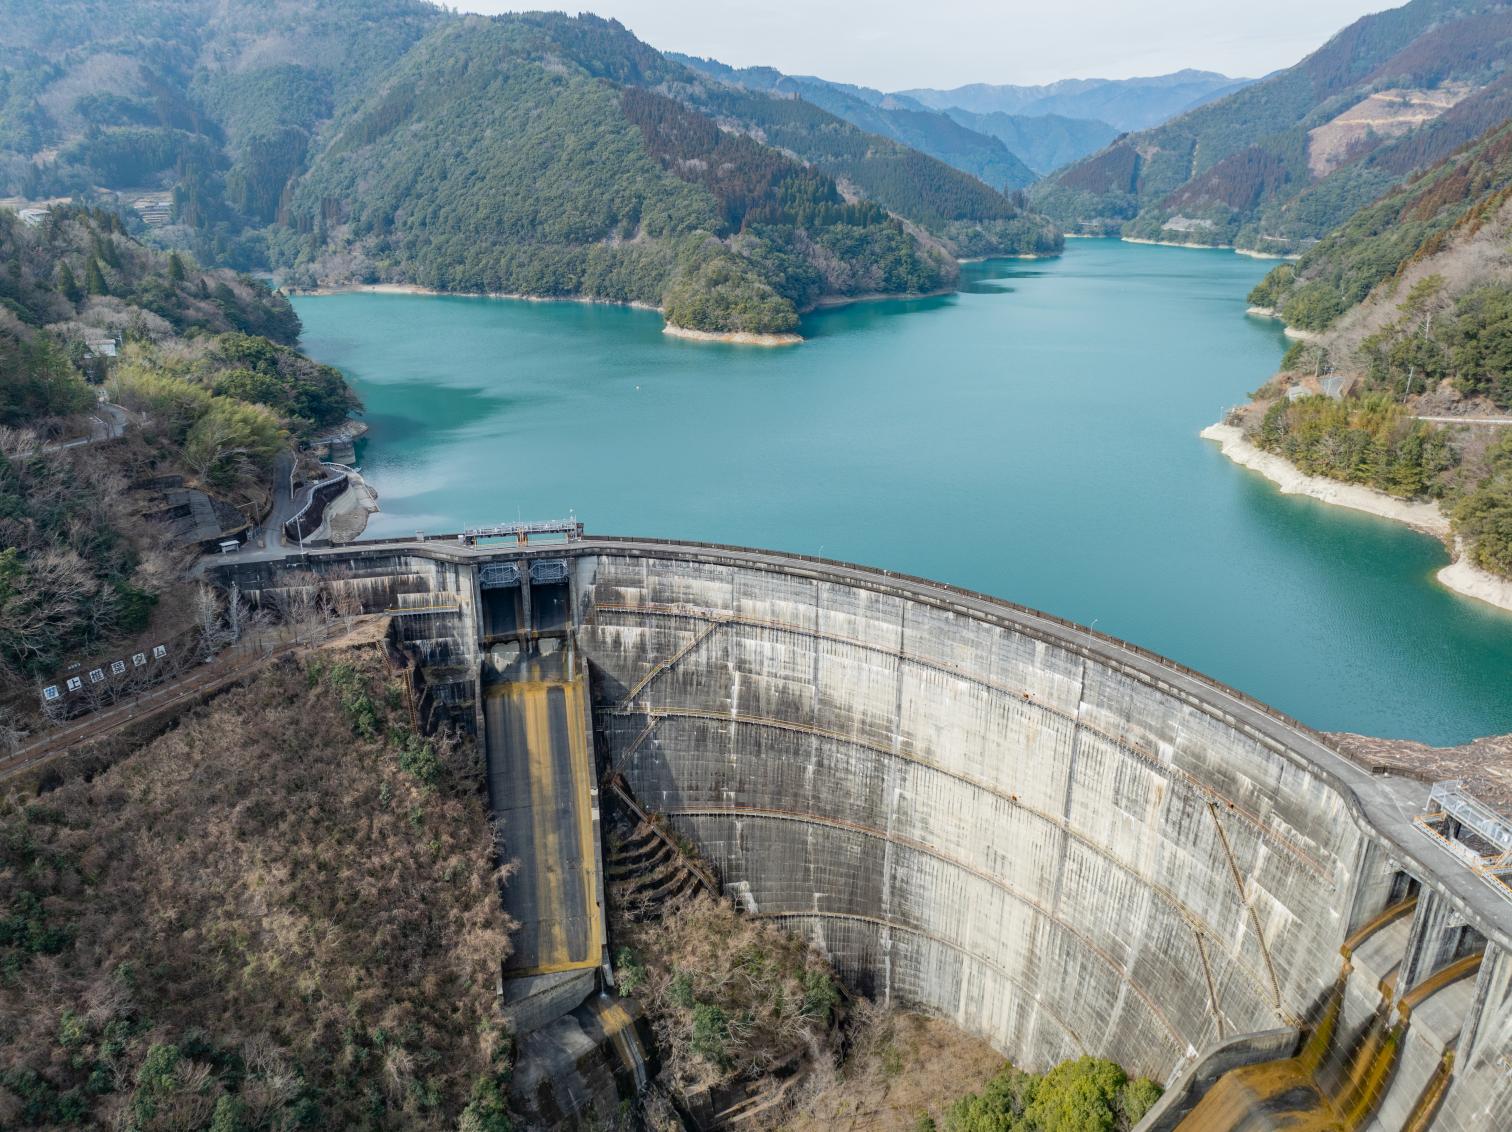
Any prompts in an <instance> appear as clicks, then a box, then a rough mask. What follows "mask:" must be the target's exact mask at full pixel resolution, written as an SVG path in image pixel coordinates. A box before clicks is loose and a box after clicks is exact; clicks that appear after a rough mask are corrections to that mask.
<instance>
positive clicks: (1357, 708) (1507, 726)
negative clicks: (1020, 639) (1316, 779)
mask: <svg viewBox="0 0 1512 1132" xmlns="http://www.w3.org/2000/svg"><path fill="white" fill-rule="evenodd" d="M1266 266H1267V265H1265V264H1262V263H1256V262H1255V261H1253V260H1249V259H1245V258H1243V257H1240V256H1236V255H1233V254H1232V253H1229V252H1222V251H1194V250H1186V249H1176V248H1159V247H1148V246H1142V245H1132V244H1122V243H1118V242H1114V241H1100V240H1099V241H1073V242H1072V245H1071V247H1070V249H1069V250H1068V252H1067V254H1066V255H1065V256H1064V257H1062V258H1060V259H1058V260H1053V261H1045V262H1041V263H1004V262H998V263H992V264H982V265H977V266H974V267H972V268H970V269H969V276H968V287H967V290H966V291H965V292H964V293H962V294H959V295H954V296H950V297H946V298H937V299H927V300H920V301H916V302H893V303H868V304H859V305H854V306H850V307H845V308H840V309H837V310H831V311H825V312H821V313H818V314H815V315H813V316H811V317H810V318H808V319H807V320H806V321H805V323H804V326H803V333H804V334H805V335H806V336H807V337H808V339H809V340H808V341H807V342H806V343H804V344H803V345H801V346H798V347H793V348H787V349H772V350H764V349H760V348H753V347H738V346H724V345H709V344H703V343H689V342H681V341H678V340H675V339H670V338H667V337H666V336H664V335H662V334H661V333H660V328H661V319H660V317H659V316H658V315H656V314H653V313H650V312H645V311H635V310H627V309H622V308H617V307H608V306H592V305H587V304H578V303H522V302H500V301H493V300H487V299H468V298H430V297H418V296H402V295H361V294H349V295H331V296H321V297H307V298H301V299H299V300H297V303H296V306H297V307H298V310H299V314H300V317H301V318H303V319H304V323H305V336H304V343H305V346H306V348H307V349H308V350H309V352H310V353H311V354H312V355H314V356H315V357H317V358H320V359H321V360H323V361H327V362H331V363H333V364H335V365H338V366H340V367H342V369H344V370H345V371H346V372H347V373H348V374H349V375H350V376H351V378H352V380H353V381H354V382H355V384H356V386H357V389H358V391H359V392H360V393H361V395H362V397H363V400H364V401H365V402H366V404H367V406H368V420H369V422H370V424H371V426H372V431H371V434H370V438H369V440H367V441H366V442H365V443H364V444H363V446H362V448H361V450H360V452H359V459H360V461H361V463H362V464H363V467H364V471H365V472H366V473H367V475H368V477H369V479H370V480H371V482H372V483H373V484H374V486H375V487H376V488H377V490H378V492H379V495H380V497H381V499H380V502H381V505H382V507H383V512H382V513H381V514H379V515H377V516H375V517H374V522H373V523H372V525H371V526H370V527H369V533H370V534H372V535H392V534H400V533H406V532H412V531H415V530H417V529H418V530H427V531H453V530H458V529H460V528H462V527H464V526H474V525H481V524H485V523H491V522H502V521H506V520H512V519H515V518H516V517H526V518H545V517H555V516H558V515H565V514H566V513H567V511H568V510H569V509H575V510H576V512H577V514H578V516H579V517H581V518H582V519H583V520H584V521H585V522H586V523H587V525H588V528H589V530H590V531H599V532H602V533H606V534H640V535H652V536H661V537H671V538H687V539H699V540H708V541H715V542H731V543H740V544H745V545H750V546H761V547H771V548H776V549H781V550H789V551H798V552H803V553H811V554H824V555H826V556H829V557H832V558H840V559H846V560H849V561H855V562H862V563H867V564H871V565H878V566H884V567H887V568H890V569H895V570H901V571H906V572H909V573H914V574H921V575H924V576H926V577H931V578H938V579H941V580H943V581H948V582H954V583H956V584H958V585H963V586H969V587H971V588H973V589H978V590H984V591H986V592H988V593H992V594H997V595H1000V596H1002V597H1006V598H1011V599H1012V600H1015V601H1020V602H1023V603H1025V604H1027V605H1031V606H1035V607H1037V608H1040V609H1045V610H1048V611H1050V612H1053V613H1058V614H1060V615H1062V616H1065V617H1070V618H1074V619H1075V620H1078V621H1081V622H1083V623H1087V624H1091V623H1094V622H1095V625H1096V627H1097V628H1098V629H1100V630H1103V631H1105V632H1109V633H1113V634H1115V635H1117V636H1120V637H1124V638H1127V639H1129V640H1132V641H1135V642H1137V643H1139V644H1142V645H1145V646H1146V647H1148V648H1151V649H1155V650H1157V651H1158V652H1161V653H1164V654H1166V655H1167V656H1170V657H1173V658H1175V659H1177V660H1180V661H1182V662H1184V663H1186V664H1189V665H1192V666H1193V667H1195V668H1198V669H1200V670H1202V671H1205V672H1208V673H1211V674H1212V675H1214V676H1216V677H1218V678H1220V679H1222V680H1226V681H1228V682H1229V683H1232V684H1234V685H1236V686H1238V687H1240V688H1243V689H1244V690H1245V691H1247V692H1250V693H1252V694H1253V695H1256V696H1258V697H1260V698H1261V699H1264V700H1267V701H1269V702H1271V703H1273V704H1275V705H1276V706H1277V707H1279V708H1281V709H1283V710H1285V711H1288V712H1291V713H1292V714H1294V715H1296V716H1298V717H1299V718H1301V719H1303V720H1305V721H1306V722H1308V723H1311V724H1313V725H1314V726H1317V727H1321V728H1326V729H1339V730H1351V731H1361V732H1366V733H1371V734H1378V735H1388V736H1400V737H1409V738H1416V739H1422V740H1426V741H1430V742H1436V743H1447V742H1458V741H1463V740H1465V739H1468V738H1471V737H1473V736H1476V735H1482V734H1489V733H1494V732H1506V731H1512V616H1507V615H1505V614H1501V613H1498V612H1497V611H1495V610H1492V609H1490V608H1489V607H1486V606H1483V605H1481V604H1479V603H1477V602H1473V601H1469V600H1466V599H1463V598H1459V597H1456V596H1455V595H1453V594H1451V593H1449V592H1448V591H1446V590H1444V589H1442V588H1441V587H1439V586H1438V585H1437V584H1436V583H1435V582H1434V581H1433V572H1434V571H1435V570H1436V569H1437V568H1438V567H1440V566H1442V565H1443V564H1444V563H1445V562H1446V561H1447V558H1446V556H1445V554H1444V551H1443V549H1442V548H1441V547H1440V546H1439V545H1438V544H1437V543H1436V542H1434V541H1433V540H1432V539H1429V538H1426V537H1423V536H1420V535H1417V534H1414V533H1412V532H1411V531H1408V530H1407V529H1405V528H1403V527H1400V526H1398V525H1396V524H1393V523H1389V522H1386V521H1384V520H1378V519H1373V518H1371V517H1369V516H1366V515H1360V514H1356V513H1354V512H1349V511H1344V510H1341V509H1339V508H1335V507H1329V506H1327V505H1325V504H1321V503H1317V502H1313V501H1311V500H1305V499H1297V498H1294V497H1288V496H1283V495H1281V494H1280V493H1279V492H1277V491H1276V490H1275V489H1274V488H1273V487H1272V486H1271V485H1270V484H1269V483H1268V482H1267V481H1265V480H1263V479H1262V478H1261V477H1259V476H1258V475H1256V474H1255V473H1253V472H1249V471H1246V470H1244V469H1241V468H1238V467H1235V466H1234V465H1232V464H1230V463H1229V462H1228V461H1227V460H1226V459H1224V458H1223V456H1222V455H1221V454H1220V453H1219V452H1218V450H1217V447H1216V446H1215V445H1212V444H1210V443H1208V442H1206V441H1202V440H1199V439H1198V437H1197V433H1198V431H1199V430H1200V429H1201V428H1202V427H1203V426H1205V425H1207V424H1210V423H1211V422H1212V421H1214V420H1216V419H1217V418H1218V416H1219V414H1220V413H1221V412H1222V410H1223V409H1224V407H1225V406H1227V405H1231V404H1233V403H1235V402H1238V401H1240V400H1243V399H1244V396H1245V394H1246V392H1247V391H1249V390H1251V389H1253V388H1255V387H1256V386H1258V385H1259V384H1261V382H1263V381H1264V380H1265V378H1266V377H1267V376H1268V375H1269V374H1270V373H1271V372H1272V371H1273V370H1274V369H1275V366H1276V362H1277V360H1278V359H1279V357H1280V355H1281V351H1282V349H1283V339H1282V337H1281V335H1280V333H1279V331H1278V330H1277V328H1276V326H1275V324H1273V323H1269V322H1264V321H1259V320H1255V319H1251V318H1246V317H1245V315H1244V313H1243V312H1244V296H1245V293H1246V292H1247V291H1248V289H1249V288H1250V286H1251V285H1253V283H1254V282H1255V281H1256V280H1257V279H1258V278H1259V277H1260V276H1261V275H1262V274H1264V272H1265V270H1266Z"/></svg>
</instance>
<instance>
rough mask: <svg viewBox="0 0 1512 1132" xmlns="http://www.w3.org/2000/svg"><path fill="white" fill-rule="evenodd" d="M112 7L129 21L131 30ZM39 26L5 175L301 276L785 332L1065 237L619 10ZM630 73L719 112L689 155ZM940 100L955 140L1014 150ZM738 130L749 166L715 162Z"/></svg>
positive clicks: (0, 87)
mask: <svg viewBox="0 0 1512 1132" xmlns="http://www.w3.org/2000/svg"><path fill="white" fill-rule="evenodd" d="M102 22H103V23H104V24H106V25H107V26H110V27H112V28H118V29H119V34H117V35H113V36H112V37H108V38H109V43H108V44H107V43H106V42H105V39H106V38H107V37H102V36H100V35H99V28H100V26H101V23H102ZM15 43H16V46H15V47H14V48H12V49H9V50H8V51H7V52H5V53H4V54H0V107H5V108H8V109H6V110H4V111H0V191H9V192H12V193H14V194H17V195H19V196H21V197H23V198H27V199H32V200H35V199H39V198H46V197H51V196H58V195H69V194H84V195H88V196H93V197H97V198H99V199H101V200H105V199H107V197H108V198H109V199H111V200H113V201H115V202H117V203H118V204H121V205H125V204H129V203H130V202H132V201H134V200H152V199H161V198H162V197H163V196H164V195H165V194H171V217H170V222H169V223H168V224H167V225H166V226H164V227H160V228H157V229H155V230H154V231H153V233H152V236H153V239H154V240H155V241H158V242H161V243H163V244H165V245H168V246H172V247H177V248H180V249H183V250H188V251H193V252H195V253H196V254H197V256H198V258H200V259H202V260H205V261H207V262H227V263H231V264H235V265H237V266H241V267H246V268H252V267H276V268H279V269H281V270H283V271H285V272H288V273H290V276H291V278H293V279H294V280H296V281H297V282H299V283H300V284H302V285H308V284H313V283H323V284H341V283H350V282H374V281H380V280H396V281H405V282H417V283H423V284H426V285H430V286H435V287H442V288H446V289H452V290H462V291H484V290H486V291H504V292H509V293H524V294H532V295H560V296H582V297H591V298H601V299H610V300H615V301H627V302H640V303H646V304H649V305H655V306H663V307H666V308H667V310H668V313H669V316H670V317H671V318H672V320H673V321H674V322H678V323H680V324H682V325H687V326H691V327H693V328H696V329H700V330H712V331H736V332H746V331H755V332H773V331H785V330H788V329H791V327H792V325H793V323H794V322H795V321H796V317H797V312H798V311H799V310H801V309H804V308H805V307H806V306H807V305H809V304H810V303H811V302H812V301H813V297H814V296H816V295H832V296H847V295H858V294H864V293H871V292H878V293H883V294H895V293H910V292H915V291H934V290H940V289H944V288H948V287H950V286H952V285H953V284H954V281H955V278H956V268H955V265H954V262H953V260H954V258H955V257H956V256H979V255H999V254H1032V253H1045V252H1054V251H1056V250H1058V249H1059V247H1060V236H1059V233H1058V232H1057V231H1056V230H1055V229H1054V228H1053V226H1051V225H1050V224H1049V223H1048V222H1046V221H1045V220H1043V218H1040V217H1038V216H1032V215H1030V214H1028V213H1026V212H1025V210H1024V207H1023V202H1022V201H1019V200H1013V199H1009V198H1008V197H1005V196H1004V195H1003V194H1002V193H1001V192H999V191H997V189H995V188H992V187H989V186H988V185H986V184H984V183H982V182H981V181H979V180H977V179H975V178H974V177H972V176H970V175H968V174H966V173H963V172H961V171H960V170H958V169H955V168H952V167H951V166H950V165H948V164H946V163H945V162H942V161H939V160H936V159H935V158H933V157H930V156H926V155H925V154H924V153H920V152H918V151H917V150H914V149H911V148H909V147H908V146H907V145H905V144H901V143H900V142H899V141H897V140H894V139H893V138H891V137H879V136H876V135H873V134H869V133H865V132H863V131H862V130H860V129H857V128H856V127H855V126H854V125H852V124H850V123H849V122H846V121H844V120H842V119H841V118H838V117H835V116H834V115H832V114H830V113H828V112H827V111H825V110H823V109H821V108H819V107H818V106H816V105H813V104H812V103H808V102H801V101H798V100H793V99H788V98H777V97H772V96H770V95H768V94H765V93H757V92H752V91H745V90H740V89H737V88H733V87H728V86H725V85H723V84H721V83H717V82H715V81H714V80H712V79H709V78H708V77H707V76H704V75H701V74H699V73H698V72H695V71H693V70H690V69H689V68H687V67H685V66H683V65H682V64H680V63H677V62H675V61H673V60H671V59H668V58H667V57H665V56H663V55H661V54H660V53H658V52H656V51H655V50H653V49H652V48H650V47H648V46H647V45H645V44H643V43H641V42H640V41H639V40H637V39H635V37H634V36H632V35H630V34H629V33H628V32H627V31H625V29H624V28H623V27H621V26H620V25H619V24H617V23H614V22H613V21H606V20H601V19H598V18H597V17H593V16H582V17H579V18H575V19H570V18H568V17H566V16H563V15H559V14H542V13H526V14H520V15H511V16H504V17H499V18H496V19H485V18H483V17H476V16H459V15H457V14H455V13H451V12H448V11H446V10H444V9H442V8H438V7H432V6H430V5H427V4H423V3H419V2H415V0H383V3H381V4H378V5H369V4H360V3H357V0H315V2H314V3H304V4H302V3H294V2H293V0H281V2H278V3H275V4H272V5H268V6H265V7H263V8H257V7H254V6H252V5H245V4H232V5H221V4H214V3H211V2H210V0H127V2H126V3H125V4H124V5H119V6H114V7H111V8H110V10H109V12H108V13H107V11H106V8H105V6H103V5H102V4H100V3H98V2H97V0H62V2H61V3H59V4H57V5H50V6H48V7H47V10H46V11H45V12H29V13H27V14H26V16H25V18H24V20H23V21H22V26H21V28H20V30H19V32H18V34H17V36H16V37H15ZM7 91H8V92H10V95H9V97H5V96H4V94H3V92H7ZM632 92H633V93H634V94H635V95H655V96H658V97H661V98H663V99H666V100H670V101H671V102H675V103H677V104H678V105H680V106H681V107H682V108H683V110H684V111H686V113H687V114H688V115H692V116H697V117H699V118H701V119H702V120H703V121H702V125H701V126H700V127H698V128H694V127H693V123H692V121H691V118H685V119H683V123H682V124H681V125H679V127H678V130H679V131H680V132H679V140H678V143H677V144H676V145H674V146H671V147H670V149H671V150H675V151H676V153H677V156H676V157H675V159H674V158H671V157H669V155H668V154H669V147H668V146H667V145H666V144H665V142H666V137H665V131H664V130H660V131H652V132H650V133H647V132H646V131H645V130H644V128H643V127H645V126H646V124H647V118H648V113H647V111H646V105H647V104H646V101H645V99H643V98H640V99H637V98H634V97H632ZM926 116H927V117H930V118H931V119H938V121H936V122H934V127H935V128H936V129H937V130H938V131H943V133H944V134H948V135H949V136H950V137H951V138H952V139H953V141H951V142H950V144H951V145H952V146H955V147H957V148H959V147H961V146H965V147H966V148H968V149H969V148H972V147H976V148H978V149H982V150H983V151H984V152H990V153H992V154H993V155H994V157H993V160H994V161H997V162H999V164H1001V165H1002V166H1003V168H1004V169H1007V168H1008V167H1010V166H1013V165H1015V164H1016V163H1015V162H1014V161H1013V159H1012V157H1011V155H1009V154H1008V153H1007V152H1006V151H1005V150H1004V149H1003V148H1002V146H1001V144H1000V143H998V142H996V141H995V140H993V139H990V138H986V137H982V136H980V135H973V134H971V132H970V131H969V130H966V129H965V128H964V127H961V126H959V125H958V124H956V123H954V122H952V121H950V120H949V119H946V118H944V117H943V116H940V115H926ZM651 117H655V118H658V119H660V120H663V121H669V120H670V118H671V112H670V111H669V110H662V111H658V112H657V113H656V114H655V115H651ZM929 132H930V131H928V130H925V131H924V133H929ZM714 133H722V134H731V135H744V140H742V141H733V140H729V139H725V140H721V139H720V138H719V137H716V136H714ZM893 133H894V134H897V136H902V135H901V134H898V132H897V131H893ZM732 147H737V148H740V149H741V153H740V155H739V157H740V165H741V168H742V170H743V173H744V174H745V176H744V179H743V180H742V181H741V183H739V184H735V183H733V181H732V178H730V177H728V176H725V177H723V178H722V183H721V184H720V185H717V186H715V185H710V184H708V183H706V181H707V178H704V177H701V176H697V175H694V174H695V173H696V171H697V170H696V168H695V167H696V166H697V165H698V164H699V163H703V164H704V165H708V164H709V163H710V162H711V161H713V160H714V158H715V150H716V149H717V150H718V156H719V157H721V158H723V157H724V156H726V155H728V154H729V153H730V152H731V149H732ZM758 154H759V155H760V156H759V158H758V156H757V155H758ZM982 171H983V172H984V174H988V175H991V176H994V177H995V178H996V177H997V173H996V172H993V171H991V170H988V169H987V168H985V167H984V168H983V170H982ZM1026 173H1027V171H1022V173H1020V172H1017V171H1015V172H1013V173H1012V175H1011V176H1009V175H1004V176H1003V177H1002V178H1001V180H1002V182H1003V183H1004V184H1006V183H1008V182H1009V181H1014V182H1015V183H1024V180H1025V177H1024V175H1023V174H1026ZM107 191H108V192H107ZM154 192H155V195H154ZM735 196H740V197H742V198H744V200H743V202H742V203H740V204H738V205H737V206H736V207H735V208H734V209H733V211H732V209H731V207H730V206H731V202H732V200H733V198H734V197H735ZM877 206H880V208H879V207H877ZM126 212H127V215H128V217H129V218H130V219H131V221H132V223H136V221H135V211H134V210H132V209H129V208H128V209H126Z"/></svg>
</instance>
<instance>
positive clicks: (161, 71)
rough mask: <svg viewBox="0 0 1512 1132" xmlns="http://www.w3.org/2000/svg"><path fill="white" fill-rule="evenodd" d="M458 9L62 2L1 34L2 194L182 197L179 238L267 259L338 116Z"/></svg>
mask: <svg viewBox="0 0 1512 1132" xmlns="http://www.w3.org/2000/svg"><path fill="white" fill-rule="evenodd" d="M443 18H445V14H444V13H443V12H442V11H441V10H440V9H439V8H436V7H434V6H433V5H431V4H428V3H424V2H422V0H318V2H316V3H309V2H305V0H266V2H252V0H229V2H227V3H218V2H214V0H53V2H50V3H46V4H14V5H9V6H8V7H7V11H6V17H5V22H6V29H5V35H4V36H3V37H0V195H14V196H19V197H22V198H27V199H33V200H35V199H46V198H50V197H59V196H69V195H72V194H79V193H88V192H89V191H90V190H92V189H94V188H95V187H97V186H103V187H105V188H108V189H114V190H125V191H126V192H125V201H126V202H127V203H128V204H129V202H130V201H131V200H132V199H134V198H135V197H137V196H139V195H142V194H146V193H152V192H154V191H157V194H158V195H162V193H163V191H165V190H166V191H168V192H171V196H172V198H173V200H174V213H175V217H174V218H175V220H176V221H177V222H178V223H179V224H180V225H181V227H182V232H181V234H180V240H181V242H183V246H186V247H187V246H190V245H189V243H188V241H190V240H193V241H194V243H193V246H194V248H195V250H196V251H197V252H198V253H199V254H200V255H201V257H202V258H207V259H214V260H222V261H229V262H232V263H234V264H236V265H238V266H253V265H255V264H256V263H257V262H258V260H259V258H260V253H259V248H258V245H257V242H256V241H253V242H252V243H251V246H243V242H242V240H241V236H242V233H243V232H245V231H246V230H248V229H255V228H258V227H261V226H262V225H265V224H268V223H270V222H271V221H273V220H274V219H275V218H276V216H277V214H278V208H279V205H280V202H281V199H282V194H283V191H284V187H285V185H286V184H287V183H288V181H289V179H290V178H291V177H292V176H294V175H295V174H296V173H297V172H298V171H299V170H300V169H301V168H302V167H303V164H304V161H305V158H306V155H307V151H308V149H309V145H310V142H311V139H312V138H313V137H314V135H315V132H316V131H317V129H318V128H319V126H320V124H321V123H322V122H324V121H325V120H326V119H328V118H329V117H330V116H331V114H332V113H333V112H334V111H336V110H338V109H339V108H340V107H341V106H343V105H344V104H345V103H346V102H348V101H349V100H350V99H351V98H353V97H354V96H355V95H356V94H358V93H359V92H361V91H364V90H366V89H367V88H368V87H369V86H370V85H371V83H372V81H373V77H374V76H375V75H379V74H383V73H385V72H386V71H387V70H388V69H389V68H391V67H392V66H393V65H394V64H395V62H396V61H397V60H398V59H399V57H400V56H402V55H403V54H404V52H405V51H407V50H408V49H409V47H410V46H411V45H413V44H414V43H415V42H416V41H417V40H418V39H419V38H421V37H422V36H423V35H424V34H425V33H426V32H427V31H428V30H429V29H430V28H431V27H434V26H435V25H436V24H437V23H439V22H440V21H441V20H442V19H443Z"/></svg>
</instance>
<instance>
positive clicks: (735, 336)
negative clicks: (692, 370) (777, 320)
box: [662, 322, 803, 346]
mask: <svg viewBox="0 0 1512 1132" xmlns="http://www.w3.org/2000/svg"><path fill="white" fill-rule="evenodd" d="M662 333H663V334H666V335H669V336H670V337H673V338H686V339H688V340H689V341H690V342H732V343H734V344H735V345H737V346H796V345H798V343H800V342H802V341H803V335H801V334H753V333H752V332H751V331H749V330H689V329H688V328H687V327H686V326H673V325H672V324H671V323H670V322H669V323H667V324H666V325H665V326H663V327H662Z"/></svg>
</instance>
